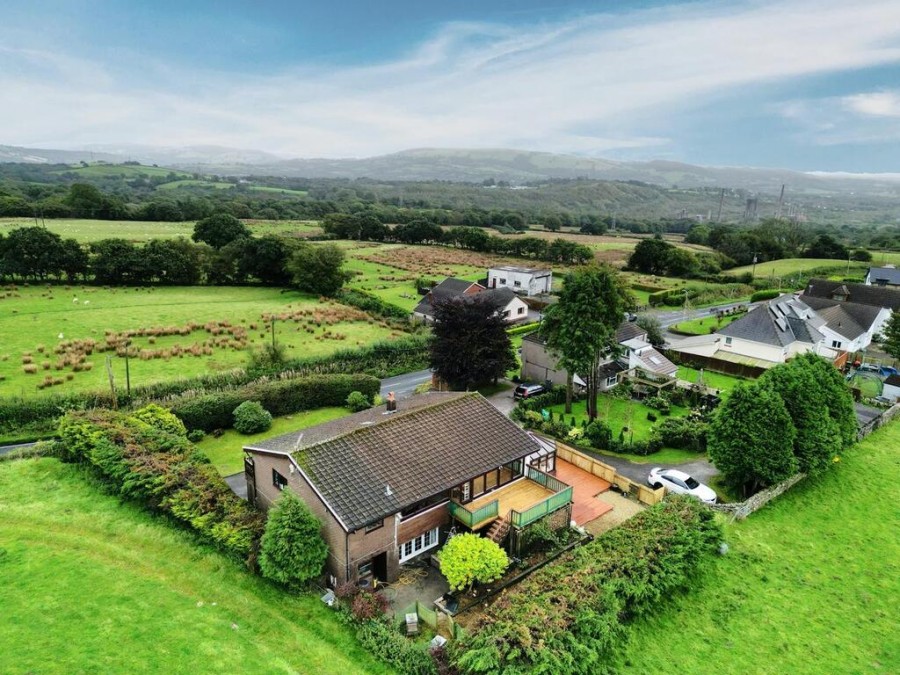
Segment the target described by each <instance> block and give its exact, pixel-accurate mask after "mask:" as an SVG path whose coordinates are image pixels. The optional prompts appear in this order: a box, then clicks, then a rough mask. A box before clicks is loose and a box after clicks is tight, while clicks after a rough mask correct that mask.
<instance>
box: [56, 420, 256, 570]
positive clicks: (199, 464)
mask: <svg viewBox="0 0 900 675" xmlns="http://www.w3.org/2000/svg"><path fill="white" fill-rule="evenodd" d="M59 437H60V441H59V443H58V446H59V447H60V448H62V452H61V453H60V456H61V457H62V459H64V460H65V461H74V462H82V463H85V464H89V465H91V466H93V467H94V468H95V469H96V470H97V471H98V473H99V474H100V476H101V477H102V478H103V479H104V480H105V481H106V482H107V483H109V484H110V485H111V486H112V487H113V489H114V490H115V491H116V492H117V493H118V494H119V495H121V496H122V497H125V498H127V499H134V500H136V501H139V502H141V503H142V504H144V505H145V506H147V507H148V508H149V509H151V510H154V511H161V512H164V513H167V514H169V515H170V516H172V517H173V518H174V519H175V520H177V521H179V522H181V523H183V524H185V525H187V526H189V527H191V528H192V529H194V530H195V531H197V532H198V533H199V534H200V535H201V536H203V537H204V538H206V539H208V540H209V541H211V542H213V543H214V544H216V545H218V546H219V547H221V548H222V549H224V550H225V551H227V552H229V553H232V554H234V555H236V556H240V557H243V558H245V559H246V558H248V557H249V556H250V554H251V552H252V550H253V549H254V547H255V544H256V542H258V541H259V538H260V536H261V535H262V531H263V517H262V514H260V513H259V512H258V511H257V510H256V509H255V508H253V507H252V506H250V505H249V504H248V503H247V502H246V501H244V500H243V499H241V498H240V497H238V496H237V495H235V494H234V493H233V492H232V491H231V489H230V488H229V487H228V485H227V484H226V483H225V481H224V479H223V478H222V477H221V476H220V475H219V474H218V472H217V471H216V470H215V469H214V468H213V467H212V465H211V464H210V463H209V460H208V459H206V457H205V456H204V455H202V454H201V453H199V452H197V450H196V448H194V446H193V445H192V444H191V443H190V441H188V440H187V438H185V437H184V436H181V435H175V434H170V433H168V432H166V431H162V430H159V429H156V428H154V427H152V426H150V425H149V424H147V423H146V422H144V421H142V420H139V419H137V418H135V417H132V416H129V415H127V414H125V413H119V412H114V411H111V410H94V411H89V412H70V413H67V414H66V416H65V417H63V419H62V420H61V422H60V425H59Z"/></svg>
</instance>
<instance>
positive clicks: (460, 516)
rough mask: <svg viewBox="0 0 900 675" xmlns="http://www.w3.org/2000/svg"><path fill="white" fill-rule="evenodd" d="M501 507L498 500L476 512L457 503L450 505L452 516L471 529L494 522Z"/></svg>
mask: <svg viewBox="0 0 900 675" xmlns="http://www.w3.org/2000/svg"><path fill="white" fill-rule="evenodd" d="M499 506H500V502H499V501H497V500H496V499H495V500H493V501H490V502H488V503H487V504H485V505H484V506H482V507H479V508H477V509H475V510H474V511H469V509H467V508H466V507H465V506H463V505H462V504H457V503H456V502H450V504H448V507H449V509H450V515H451V516H453V517H454V518H456V519H457V520H458V521H459V522H461V523H462V524H463V525H465V526H466V527H468V528H470V529H471V528H473V527H475V526H476V525H478V524H479V523H482V522H484V521H485V520H488V519H491V520H493V519H494V518H496V517H497V515H498V514H499Z"/></svg>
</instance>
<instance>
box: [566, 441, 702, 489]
mask: <svg viewBox="0 0 900 675" xmlns="http://www.w3.org/2000/svg"><path fill="white" fill-rule="evenodd" d="M580 449H581V448H580ZM581 451H582V452H584V453H587V454H590V455H593V456H594V457H596V458H597V461H600V462H603V463H604V464H609V465H610V466H612V467H615V469H616V472H617V473H620V474H622V475H623V476H625V477H626V478H628V479H630V480H633V481H636V482H639V483H641V484H643V485H646V484H647V474H649V473H650V469H653V468H655V467H660V468H661V469H678V470H679V471H684V472H685V473H688V474H690V475H691V476H693V477H694V478H696V479H697V480H698V481H700V482H701V483H706V484H707V485H709V483H710V480H711V479H712V478H713V477H714V476H718V475H719V470H718V469H716V467H714V466H713V465H712V463H711V462H710V461H709V460H708V459H706V458H705V457H704V458H702V459H694V460H691V461H690V462H682V463H680V464H667V463H665V462H654V461H653V455H650V457H648V459H649V460H650V461H649V462H647V463H646V464H644V463H638V462H631V461H629V460H627V459H625V458H624V457H617V456H615V455H598V454H595V453H591V452H589V451H587V450H584V449H581Z"/></svg>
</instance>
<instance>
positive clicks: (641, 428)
mask: <svg viewBox="0 0 900 675" xmlns="http://www.w3.org/2000/svg"><path fill="white" fill-rule="evenodd" d="M565 407H566V406H565V404H564V403H560V404H559V405H554V406H550V408H549V409H550V410H552V411H553V415H554V417H560V416H561V417H562V418H564V419H565V421H566V422H567V423H571V421H572V417H573V416H574V417H575V424H576V425H577V426H581V425H582V423H583V421H584V420H586V419H587V401H577V402H574V403H573V404H572V414H571V415H566V414H564V412H563V411H564V410H565ZM597 412H598V419H600V420H601V421H603V422H606V423H607V424H608V425H609V427H610V429H612V435H613V438H618V437H619V433H620V432H621V431H622V429H623V428H625V427H629V428H630V429H631V430H632V431H633V433H631V432H626V433H625V440H626V441H628V442H634V441H646V440H648V439H649V438H650V432H651V431H652V429H653V426H654V425H656V424H659V423H660V422H662V421H663V420H664V419H666V418H665V417H664V416H663V415H661V414H660V413H659V412H658V411H656V410H654V409H653V408H648V407H647V406H645V405H644V404H643V403H639V402H638V401H634V400H625V399H621V398H616V397H615V396H609V395H606V394H600V395H599V396H598V397H597ZM648 413H653V414H654V415H656V417H657V421H656V422H651V421H650V420H648V419H647V414H648ZM687 414H688V409H687V408H682V407H681V406H677V405H673V406H671V414H670V415H669V417H684V416H685V415H687ZM594 452H598V451H596V450H595V451H594ZM607 454H610V455H612V456H614V457H624V458H625V459H629V460H632V461H635V462H641V463H645V462H672V463H675V462H686V461H689V460H691V459H696V458H697V453H695V452H690V451H687V450H679V449H676V448H663V449H662V450H661V451H660V452H658V453H655V454H653V455H648V456H643V455H632V454H629V453H618V452H617V453H607Z"/></svg>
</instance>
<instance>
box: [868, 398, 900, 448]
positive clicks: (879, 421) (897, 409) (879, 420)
mask: <svg viewBox="0 0 900 675" xmlns="http://www.w3.org/2000/svg"><path fill="white" fill-rule="evenodd" d="M897 415H900V403H895V404H894V405H892V406H891V407H890V408H888V409H887V410H885V411H884V412H883V413H882V414H881V415H879V416H878V417H876V418H875V419H873V420H872V421H871V422H868V423H867V424H865V425H863V426H861V427H860V428H859V434H857V438H858V439H859V440H862V439H864V438H865V437H866V436H868V435H869V434H871V433H872V432H873V431H875V430H876V429H879V428H881V427H883V426H884V425H885V424H887V423H888V422H890V421H891V420H892V419H894V418H895V417H896V416H897Z"/></svg>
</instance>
